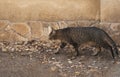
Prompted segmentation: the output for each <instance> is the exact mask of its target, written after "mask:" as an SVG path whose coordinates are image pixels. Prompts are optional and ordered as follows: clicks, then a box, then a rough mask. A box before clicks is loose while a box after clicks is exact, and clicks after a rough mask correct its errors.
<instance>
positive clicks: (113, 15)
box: [101, 0, 120, 22]
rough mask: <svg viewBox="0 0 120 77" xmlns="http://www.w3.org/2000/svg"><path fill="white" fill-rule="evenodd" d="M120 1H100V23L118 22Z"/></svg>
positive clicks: (119, 18)
mask: <svg viewBox="0 0 120 77" xmlns="http://www.w3.org/2000/svg"><path fill="white" fill-rule="evenodd" d="M119 6H120V0H101V21H103V22H120V8H119Z"/></svg>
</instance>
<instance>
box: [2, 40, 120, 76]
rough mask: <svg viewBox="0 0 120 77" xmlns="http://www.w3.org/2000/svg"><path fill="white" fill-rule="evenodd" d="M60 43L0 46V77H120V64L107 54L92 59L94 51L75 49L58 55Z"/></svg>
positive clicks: (39, 42)
mask: <svg viewBox="0 0 120 77" xmlns="http://www.w3.org/2000/svg"><path fill="white" fill-rule="evenodd" d="M58 46H59V43H58V42H57V43H56V42H42V41H30V42H22V43H19V42H17V43H8V42H1V43H0V49H1V50H0V77H120V69H119V68H120V60H119V58H117V61H116V62H114V60H113V59H112V57H111V54H110V53H109V51H107V50H103V51H102V52H101V53H100V54H99V55H97V56H92V55H91V54H92V53H93V51H92V48H85V49H82V50H80V56H78V57H76V58H75V59H71V58H72V57H73V56H74V55H75V52H74V50H73V48H72V47H71V46H69V45H68V46H67V47H65V48H64V49H63V50H61V52H60V54H54V53H55V52H56V50H57V48H58Z"/></svg>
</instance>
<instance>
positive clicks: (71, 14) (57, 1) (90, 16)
mask: <svg viewBox="0 0 120 77" xmlns="http://www.w3.org/2000/svg"><path fill="white" fill-rule="evenodd" d="M119 4H120V0H0V41H11V42H14V41H28V40H32V39H47V37H48V34H49V33H50V29H49V26H51V27H53V28H55V29H59V28H64V27H68V26H74V27H75V26H96V27H100V28H102V29H104V30H105V31H106V32H107V33H108V34H109V35H110V36H111V37H112V38H113V40H115V41H116V42H117V43H119V44H120V40H119V38H120V31H119V30H120V23H119V22H120V9H119ZM98 20H101V22H99V21H98ZM44 36H45V37H44Z"/></svg>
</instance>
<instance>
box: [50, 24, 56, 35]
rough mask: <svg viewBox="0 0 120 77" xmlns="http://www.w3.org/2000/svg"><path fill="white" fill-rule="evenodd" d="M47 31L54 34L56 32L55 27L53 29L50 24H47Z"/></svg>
mask: <svg viewBox="0 0 120 77" xmlns="http://www.w3.org/2000/svg"><path fill="white" fill-rule="evenodd" d="M49 31H50V33H52V34H55V33H56V31H55V29H54V28H53V27H51V26H49Z"/></svg>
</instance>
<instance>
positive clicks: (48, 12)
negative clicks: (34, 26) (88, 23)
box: [0, 0, 100, 22]
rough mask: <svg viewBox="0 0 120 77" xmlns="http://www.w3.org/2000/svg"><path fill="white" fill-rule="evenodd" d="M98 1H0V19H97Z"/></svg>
mask: <svg viewBox="0 0 120 77" xmlns="http://www.w3.org/2000/svg"><path fill="white" fill-rule="evenodd" d="M99 4H100V1H99V0H0V19H7V20H10V21H15V22H16V21H28V20H42V21H59V20H77V19H88V20H91V19H92V20H97V19H99V11H100V9H99V8H100V5H99Z"/></svg>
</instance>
